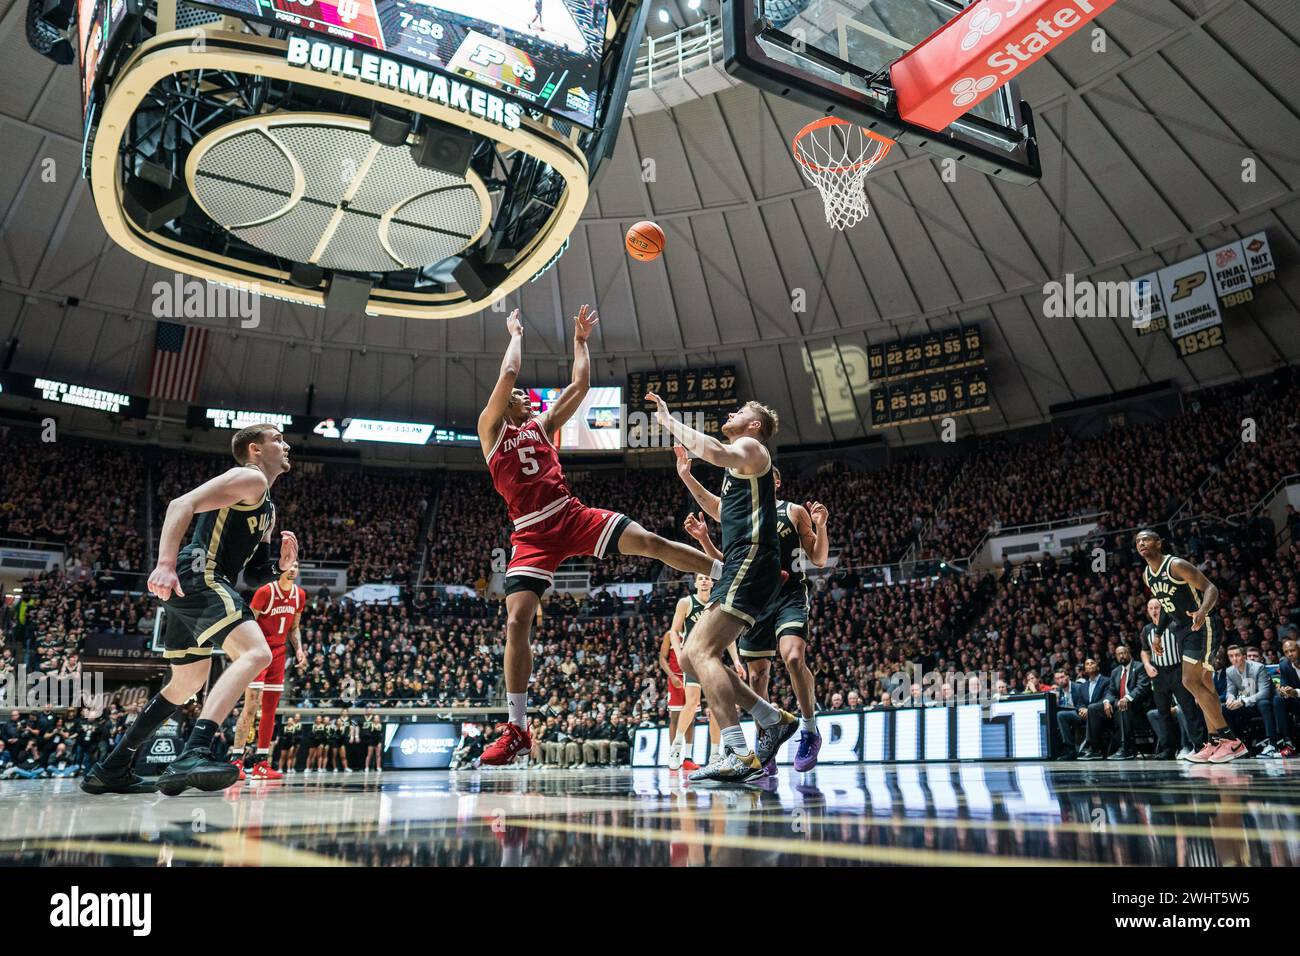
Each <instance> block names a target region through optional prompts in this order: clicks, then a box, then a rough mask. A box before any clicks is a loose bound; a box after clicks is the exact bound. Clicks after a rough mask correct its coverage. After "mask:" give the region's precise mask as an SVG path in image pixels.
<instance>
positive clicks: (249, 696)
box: [233, 565, 307, 780]
mask: <svg viewBox="0 0 1300 956" xmlns="http://www.w3.org/2000/svg"><path fill="white" fill-rule="evenodd" d="M297 577H298V568H297V566H296V565H295V566H294V567H291V568H287V569H286V570H285V571H284V572H283V573H282V574H281V575H280V577H279V579H278V580H276V581H270V582H268V583H266V584H263V585H262V586H261V587H260V588H258V589H257V591H256V592H255V593H254V594H253V600H252V603H251V604H250V607H251V608H252V610H253V614H255V615H256V616H257V625H258V627H260V628H261V629H262V634H263V636H265V637H266V643H267V645H268V646H269V647H270V648H271V663H270V664H268V665H266V669H265V670H263V671H262V673H260V674H258V675H257V679H256V680H254V681H253V682H252V683H251V684H249V685H248V690H246V691H245V692H244V710H243V713H241V714H240V715H239V723H238V724H237V725H236V727H235V744H236V747H237V748H238V757H237V758H236V759H235V760H234V761H233V763H234V764H235V765H236V766H237V767H239V779H240V780H243V779H244V761H243V744H244V742H245V741H246V740H248V737H249V733H250V732H251V731H252V729H253V715H254V714H255V713H257V708H258V705H259V704H260V705H261V708H262V720H261V723H259V724H258V725H257V762H256V763H254V764H253V769H252V771H251V772H252V775H253V779H254V780H279V779H280V778H281V777H283V776H284V775H283V774H282V773H280V772H279V771H278V770H276V769H275V768H274V767H272V766H271V763H270V760H271V739H272V737H273V736H274V734H275V709H276V708H277V707H279V706H280V695H281V694H283V693H284V659H285V653H286V650H287V647H286V644H292V645H293V654H294V660H295V661H297V664H298V666H299V667H306V666H307V655H306V654H305V653H304V652H303V649H302V639H301V636H300V634H299V630H298V625H299V623H300V622H301V621H302V609H303V608H304V607H306V606H307V594H306V592H304V591H303V589H302V588H300V587H298V585H297V584H295V583H294V580H295V579H296V578H297Z"/></svg>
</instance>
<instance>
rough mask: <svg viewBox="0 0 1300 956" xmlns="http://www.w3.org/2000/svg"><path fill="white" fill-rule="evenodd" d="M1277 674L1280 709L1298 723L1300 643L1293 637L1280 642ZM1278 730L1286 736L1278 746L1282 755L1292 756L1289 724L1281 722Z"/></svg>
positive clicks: (1293, 754)
mask: <svg viewBox="0 0 1300 956" xmlns="http://www.w3.org/2000/svg"><path fill="white" fill-rule="evenodd" d="M1278 676H1280V677H1281V678H1282V683H1281V686H1280V687H1278V689H1277V692H1278V696H1279V697H1281V698H1282V709H1283V711H1284V712H1285V713H1286V714H1288V715H1289V719H1290V720H1293V721H1295V722H1296V724H1297V725H1300V643H1297V642H1296V640H1295V639H1294V638H1288V639H1287V640H1285V641H1283V642H1282V662H1281V664H1279V665H1278ZM1278 732H1279V733H1281V734H1283V735H1284V736H1285V738H1286V745H1285V746H1280V747H1278V749H1279V750H1281V751H1282V756H1283V757H1294V756H1295V755H1296V753H1295V737H1293V736H1292V734H1291V724H1290V723H1289V722H1288V723H1286V724H1283V725H1282V727H1281V728H1279V731H1278ZM1288 751H1290V752H1289V753H1288Z"/></svg>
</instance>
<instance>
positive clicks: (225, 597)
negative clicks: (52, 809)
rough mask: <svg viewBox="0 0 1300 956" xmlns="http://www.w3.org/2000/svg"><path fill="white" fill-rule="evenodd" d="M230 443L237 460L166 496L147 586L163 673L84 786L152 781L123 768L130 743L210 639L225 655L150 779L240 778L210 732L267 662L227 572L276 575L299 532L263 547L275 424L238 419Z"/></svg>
mask: <svg viewBox="0 0 1300 956" xmlns="http://www.w3.org/2000/svg"><path fill="white" fill-rule="evenodd" d="M230 450H231V453H232V454H233V455H234V457H235V461H237V462H238V463H239V467H237V468H231V469H230V470H229V471H227V472H226V473H225V474H223V475H219V476H218V477H216V478H213V479H212V480H211V481H208V482H205V483H204V484H202V485H199V487H197V488H195V489H194V490H192V491H189V492H187V493H186V494H183V495H181V496H180V497H179V498H174V499H173V500H172V501H171V503H170V504H168V505H167V516H166V518H165V519H164V520H163V528H162V538H161V541H160V542H159V545H158V565H157V567H155V568H154V570H153V573H152V574H150V575H149V591H150V592H151V593H152V594H153V595H155V596H156V597H157V598H158V599H159V600H161V601H162V602H163V607H164V608H165V609H166V614H165V618H164V619H165V622H166V631H165V635H164V639H163V643H164V646H165V648H166V650H165V652H164V653H165V656H166V657H167V659H168V662H169V663H170V664H171V669H172V672H171V679H170V680H169V681H168V682H167V686H166V687H164V688H163V689H162V692H161V693H160V694H159V695H158V696H157V697H155V698H154V699H153V700H151V701H149V703H148V705H146V707H145V709H144V710H143V711H141V712H140V716H139V717H137V718H136V719H135V723H133V724H132V725H131V728H130V730H128V731H127V733H126V735H125V736H124V737H123V738H122V740H121V742H120V743H119V744H118V746H117V748H116V749H115V750H114V751H113V753H111V754H109V755H108V757H107V758H105V759H104V761H103V762H102V763H100V764H96V765H95V766H94V767H93V768H91V771H90V773H88V774H86V776H85V778H84V779H83V780H82V783H81V787H82V789H83V790H85V791H86V792H87V793H141V792H149V791H152V790H153V789H155V787H154V785H153V784H149V783H146V782H145V781H144V780H143V779H141V778H140V777H138V776H136V775H135V774H134V773H133V772H132V771H131V764H132V762H133V761H134V758H135V752H136V751H137V750H138V749H139V748H140V747H141V746H142V745H143V744H144V743H145V742H146V741H148V740H149V738H151V737H152V736H153V735H154V733H155V732H156V731H157V729H158V728H159V727H161V726H162V724H163V723H164V722H165V721H166V720H167V719H168V718H169V717H171V716H172V715H173V714H174V713H176V711H177V710H179V709H180V707H181V705H182V704H184V703H185V702H186V701H187V700H189V699H190V698H191V697H193V696H194V695H195V694H197V693H198V692H199V691H200V690H202V689H203V687H204V685H205V684H206V683H207V682H208V672H209V671H210V670H211V664H212V658H211V655H212V649H213V648H214V647H224V648H225V649H226V651H227V652H228V653H229V654H230V656H231V657H232V661H231V663H230V664H229V665H227V667H226V669H225V670H224V671H223V672H222V674H221V676H220V677H219V678H218V679H217V682H216V683H215V684H213V685H212V688H211V689H210V690H209V691H208V694H207V700H206V701H205V702H204V705H203V710H202V712H201V713H200V714H199V719H198V720H197V721H196V722H195V724H194V730H193V731H192V732H191V734H190V738H189V740H188V741H187V742H186V744H185V748H184V750H182V752H181V755H180V756H179V757H177V758H176V760H174V761H173V762H172V763H171V764H170V765H169V766H168V767H167V769H166V770H164V771H163V773H162V776H160V777H159V778H158V781H157V789H158V790H160V791H162V792H163V793H165V794H167V795H168V796H176V795H177V794H179V793H181V792H182V791H184V790H185V789H187V788H189V787H196V788H198V789H199V790H224V789H225V788H226V787H229V786H230V785H231V784H233V783H235V782H236V781H237V780H238V779H239V769H238V768H237V767H235V766H234V765H233V764H230V763H227V762H226V761H224V760H216V759H215V758H214V757H213V755H212V737H213V734H214V733H215V732H216V730H217V728H218V727H219V726H220V725H221V722H222V721H224V720H225V719H226V718H227V717H228V716H229V715H230V712H231V710H233V709H234V706H235V701H237V700H238V699H239V698H240V697H242V696H243V694H244V689H245V688H246V687H248V685H249V683H250V682H251V681H252V680H253V678H255V677H256V676H257V675H258V674H259V673H261V671H262V669H263V668H264V667H266V665H267V664H269V663H270V662H271V650H270V648H269V647H267V644H266V638H265V637H263V636H262V630H261V628H259V627H258V626H257V623H256V621H254V619H253V612H252V611H250V610H249V609H248V606H247V605H246V604H245V603H244V599H243V598H242V597H240V595H239V592H238V591H236V590H235V581H236V580H237V579H238V578H239V573H240V571H243V572H244V577H245V579H246V580H247V581H248V583H249V584H252V585H253V586H254V587H260V586H261V585H263V584H265V583H266V582H267V581H270V580H273V579H274V578H277V577H279V576H280V568H281V567H285V568H288V567H296V566H297V561H298V541H297V539H296V538H295V537H294V536H293V534H292V533H290V532H288V531H285V532H283V533H282V535H281V541H280V561H279V566H277V564H276V562H275V561H274V560H272V558H271V551H270V541H271V529H272V528H273V527H274V525H275V506H274V505H273V504H272V503H271V485H272V484H274V483H275V480H276V479H277V478H279V477H280V475H282V474H284V473H285V472H287V471H288V470H289V445H288V443H287V442H286V441H285V440H284V436H283V435H282V434H280V430H279V429H278V428H277V427H276V426H275V425H270V424H261V425H250V426H248V427H247V428H242V429H240V430H239V431H238V432H237V433H236V434H235V437H234V439H233V440H232V441H231V443H230ZM195 518H197V520H195V521H194V535H193V537H192V538H191V539H190V543H189V544H187V545H185V547H183V548H182V547H181V538H182V536H183V535H184V534H185V529H186V528H188V527H189V525H190V522H191V521H192V520H194V519H195Z"/></svg>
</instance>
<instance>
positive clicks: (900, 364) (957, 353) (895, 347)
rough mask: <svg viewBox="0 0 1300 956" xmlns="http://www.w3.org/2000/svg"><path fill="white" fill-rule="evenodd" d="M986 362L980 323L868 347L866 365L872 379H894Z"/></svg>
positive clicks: (881, 380)
mask: <svg viewBox="0 0 1300 956" xmlns="http://www.w3.org/2000/svg"><path fill="white" fill-rule="evenodd" d="M983 361H984V340H983V336H982V334H981V332H980V327H979V326H978V325H968V326H963V327H961V328H955V329H947V330H945V331H943V332H926V333H924V334H922V335H913V336H909V337H907V338H905V339H899V340H898V341H896V342H882V343H878V344H876V345H869V346H867V368H868V374H869V376H870V378H871V381H873V382H892V381H896V380H898V379H904V378H910V377H912V376H916V375H929V374H931V373H933V372H936V371H939V370H942V369H958V368H966V367H967V366H971V365H978V364H980V363H982V362H983Z"/></svg>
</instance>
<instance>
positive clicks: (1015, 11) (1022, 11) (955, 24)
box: [889, 0, 1115, 131]
mask: <svg viewBox="0 0 1300 956" xmlns="http://www.w3.org/2000/svg"><path fill="white" fill-rule="evenodd" d="M1114 3H1115V0H980V2H979V3H975V4H972V5H971V6H969V7H967V8H966V10H965V11H964V12H963V13H962V14H961V16H959V17H956V18H955V19H953V20H952V21H950V22H948V23H946V24H944V25H943V26H942V27H940V28H939V29H938V30H936V31H935V32H934V33H932V34H931V35H930V36H929V37H928V38H926V39H925V40H924V41H922V42H921V43H920V44H919V45H918V46H917V47H915V48H914V49H913V50H911V51H910V52H908V53H907V54H905V55H904V56H903V57H901V58H900V59H899V60H898V61H897V62H896V63H894V64H893V66H891V67H890V70H889V74H890V80H891V82H892V83H893V85H894V89H895V90H897V103H898V112H899V115H900V116H902V118H903V119H904V120H906V121H907V122H909V123H914V124H915V125H917V126H923V127H925V128H926V129H932V130H935V131H941V130H945V129H947V128H948V127H949V126H951V125H952V124H953V122H954V121H955V120H956V119H957V118H958V117H960V116H962V115H963V114H964V113H967V112H969V111H970V110H971V109H972V108H974V107H975V106H977V105H978V104H979V103H980V102H981V101H982V100H984V99H986V98H987V97H989V96H992V95H993V93H994V91H996V90H997V89H999V88H1000V87H1002V86H1004V85H1006V84H1007V83H1009V82H1011V81H1012V80H1014V79H1015V78H1016V77H1017V76H1019V75H1020V72H1021V71H1022V70H1024V69H1025V67H1027V66H1029V65H1030V64H1031V63H1036V62H1037V61H1038V60H1040V59H1042V57H1044V56H1045V55H1046V54H1047V53H1049V52H1051V51H1052V50H1054V49H1056V47H1058V46H1060V45H1061V44H1062V43H1064V42H1065V40H1066V39H1067V38H1068V37H1069V36H1070V35H1071V34H1073V33H1074V32H1075V31H1076V30H1078V29H1079V28H1080V27H1082V26H1083V25H1084V24H1086V23H1088V22H1089V21H1091V20H1092V19H1094V18H1095V17H1096V16H1097V15H1098V14H1100V13H1103V12H1104V11H1105V10H1107V9H1108V8H1109V7H1111V6H1112V5H1114Z"/></svg>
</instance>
